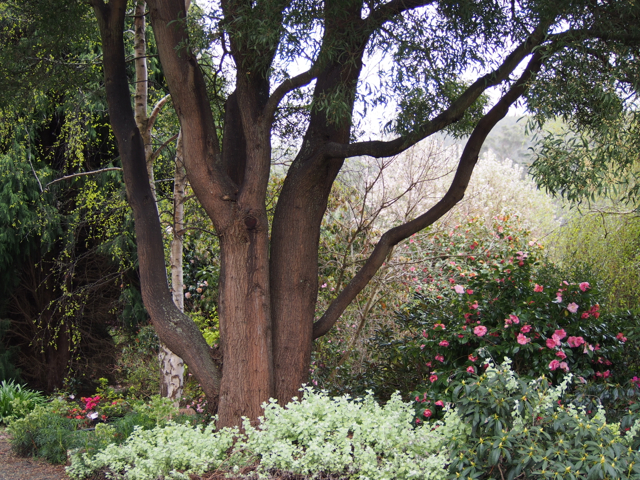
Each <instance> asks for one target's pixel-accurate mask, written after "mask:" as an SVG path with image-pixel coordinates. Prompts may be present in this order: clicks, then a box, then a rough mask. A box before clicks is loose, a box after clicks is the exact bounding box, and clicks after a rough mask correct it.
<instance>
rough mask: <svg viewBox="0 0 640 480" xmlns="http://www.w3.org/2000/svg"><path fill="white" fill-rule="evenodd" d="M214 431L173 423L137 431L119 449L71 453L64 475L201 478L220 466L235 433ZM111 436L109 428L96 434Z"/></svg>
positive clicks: (111, 446)
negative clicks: (107, 473) (99, 472)
mask: <svg viewBox="0 0 640 480" xmlns="http://www.w3.org/2000/svg"><path fill="white" fill-rule="evenodd" d="M213 430H214V427H213V425H210V426H208V427H206V428H202V427H197V428H193V427H190V426H187V425H182V424H176V423H169V424H168V425H167V426H165V427H156V428H154V429H151V430H142V429H140V428H136V429H135V430H134V432H133V433H132V434H131V435H130V436H129V437H128V438H127V440H126V441H125V442H124V443H123V444H122V445H116V444H114V443H111V444H109V445H108V446H107V447H106V448H104V449H101V450H100V451H98V452H96V453H95V455H91V454H89V453H87V452H81V451H76V452H74V453H72V454H71V462H72V463H71V466H70V467H68V468H67V473H68V474H69V476H70V477H71V478H73V479H82V478H86V477H87V476H88V475H91V474H92V473H94V472H96V471H97V470H100V469H102V468H105V467H106V468H108V469H109V471H110V472H112V473H113V474H116V475H119V474H120V475H122V474H125V473H126V478H127V479H129V480H155V479H156V478H160V477H164V478H176V479H184V480H188V479H189V474H190V473H195V474H202V473H204V472H206V471H210V470H215V469H216V468H218V467H219V466H220V465H222V464H223V463H224V461H225V459H226V456H227V450H228V449H229V448H230V447H232V446H233V441H234V437H235V436H236V435H237V430H228V429H224V430H222V431H220V432H214V431H213ZM112 434H113V429H111V428H109V427H106V428H105V427H101V428H100V429H99V430H98V435H100V437H106V438H107V439H108V438H109V437H110V436H111V435H112Z"/></svg>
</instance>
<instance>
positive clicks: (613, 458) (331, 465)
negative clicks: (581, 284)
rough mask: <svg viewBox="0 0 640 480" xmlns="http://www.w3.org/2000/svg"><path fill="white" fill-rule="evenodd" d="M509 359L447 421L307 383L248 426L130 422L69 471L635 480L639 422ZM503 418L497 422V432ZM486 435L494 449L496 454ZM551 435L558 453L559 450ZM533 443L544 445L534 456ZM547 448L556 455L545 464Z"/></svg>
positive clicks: (143, 478)
mask: <svg viewBox="0 0 640 480" xmlns="http://www.w3.org/2000/svg"><path fill="white" fill-rule="evenodd" d="M510 367H511V363H510V360H508V359H505V362H504V363H503V364H502V365H501V366H499V367H495V366H493V365H489V366H488V368H487V369H486V371H485V373H484V374H482V375H481V376H479V377H472V378H471V380H470V383H469V382H465V381H463V382H461V383H460V386H459V387H457V388H456V391H457V390H459V389H462V388H463V387H464V388H465V389H466V390H465V392H466V393H465V394H464V395H462V394H460V395H462V396H461V397H460V400H459V403H458V406H457V408H453V409H450V410H449V411H448V412H447V414H446V415H445V418H444V420H443V422H436V423H430V424H426V425H422V426H420V427H418V428H413V427H412V425H411V420H412V419H413V418H414V412H413V409H412V407H411V406H410V405H409V404H406V403H403V402H402V401H401V399H400V396H399V395H398V394H396V395H394V396H393V397H392V398H391V400H390V401H389V402H387V403H386V404H385V405H384V406H381V405H379V404H378V403H377V402H376V401H375V400H374V399H373V397H372V396H371V395H368V396H366V397H365V398H363V399H355V400H354V399H351V398H349V397H348V396H344V397H339V398H330V397H328V396H327V395H326V394H325V393H323V392H314V391H313V390H312V389H309V388H308V389H306V390H305V391H304V396H303V399H302V400H301V401H298V400H297V399H296V400H295V401H293V402H291V403H289V404H288V405H287V406H286V407H285V408H282V407H280V406H279V405H278V404H277V403H276V402H275V401H272V402H270V403H268V404H265V405H264V409H265V414H264V417H262V418H260V422H259V424H258V426H257V428H254V427H252V426H251V425H250V424H249V422H248V421H247V422H245V425H244V428H245V433H244V434H240V433H239V432H238V430H237V429H235V430H229V429H226V430H222V431H220V432H214V431H213V428H212V427H211V426H210V427H207V428H204V429H202V428H193V427H187V426H185V425H177V424H169V425H168V426H165V427H157V428H155V429H153V430H146V431H143V430H137V431H136V432H135V433H134V434H133V435H132V436H131V437H129V438H128V439H127V441H126V442H125V443H124V444H123V445H120V446H116V445H115V444H111V445H109V446H108V447H107V448H105V449H104V450H102V451H100V452H99V453H97V454H95V455H94V456H89V455H87V454H86V453H81V452H76V453H74V454H72V464H71V466H70V467H68V473H69V475H70V476H71V478H74V479H82V478H84V477H86V476H88V475H90V474H91V473H92V472H95V471H96V470H98V469H102V468H106V469H107V470H108V475H111V477H112V478H123V479H126V480H156V479H158V478H176V479H188V474H189V473H204V472H206V471H210V470H214V469H216V468H219V467H221V466H222V467H223V468H227V469H232V470H233V469H234V468H236V469H237V468H238V467H239V466H242V465H246V464H250V463H254V462H259V467H258V473H259V474H266V472H267V471H268V470H270V469H281V470H287V471H290V472H292V473H296V474H303V475H309V476H310V477H316V476H318V475H319V474H320V473H333V474H342V475H349V476H350V478H353V479H361V480H365V479H370V480H376V479H380V480H382V479H399V480H402V479H425V480H429V479H444V478H452V479H453V478H456V477H457V476H458V475H461V476H462V477H464V478H466V477H468V476H473V477H474V478H476V477H477V476H478V475H480V474H482V473H483V471H489V470H490V469H492V468H494V467H495V465H496V463H498V462H501V461H502V464H503V467H504V468H507V469H512V470H514V471H516V472H517V473H518V472H520V470H518V468H519V467H518V465H520V463H521V462H522V464H523V465H525V464H526V465H529V464H531V465H530V467H531V468H530V469H533V470H536V472H533V473H534V474H535V475H540V476H542V477H544V476H545V472H546V471H547V470H548V471H551V470H553V471H558V472H560V471H569V470H572V468H573V467H575V468H573V470H572V471H575V472H576V474H577V472H578V470H580V471H589V472H594V475H593V478H605V477H607V476H609V478H638V477H637V474H638V473H640V470H638V469H637V468H635V465H636V464H640V458H639V457H638V453H637V452H636V451H635V450H634V449H632V448H631V447H632V445H633V444H634V442H635V438H636V436H637V435H638V433H640V420H637V421H636V422H635V423H634V424H633V425H632V427H631V428H630V430H629V431H628V432H626V434H625V435H623V436H621V435H620V425H618V424H607V423H606V418H605V413H604V410H603V409H599V410H598V413H597V414H596V415H595V416H588V415H587V414H586V412H585V411H584V408H582V409H580V408H575V407H573V406H571V405H567V406H564V405H561V403H562V402H558V400H560V399H561V398H562V396H563V394H564V393H565V391H566V390H567V388H568V386H569V383H570V382H571V377H570V376H567V377H565V379H564V381H563V382H562V383H561V384H560V385H557V386H555V387H552V386H548V384H547V383H545V382H544V381H543V379H538V380H532V381H530V382H529V383H527V382H525V381H522V380H520V379H518V378H517V376H516V374H515V373H514V372H513V371H512V370H511V368H510ZM467 390H468V391H467ZM498 396H499V398H498ZM498 403H500V404H502V403H504V404H505V405H507V406H508V408H507V411H506V412H503V416H504V418H502V417H496V416H495V414H491V408H495V406H496V404H498ZM525 403H526V408H525V405H524V404H525ZM474 412H475V413H474ZM487 412H488V413H487ZM462 418H465V419H466V420H464V421H463V420H462ZM498 420H500V421H501V422H503V425H504V427H503V430H501V431H500V430H498V431H494V430H495V428H494V426H495V425H494V423H495V421H498ZM491 422H494V423H491ZM471 424H473V425H475V427H474V428H476V429H477V431H475V433H474V432H473V430H472V428H471V427H472V425H471ZM556 424H558V425H556ZM556 427H557V428H556ZM504 428H507V430H504ZM545 428H546V430H545ZM534 434H535V435H534ZM96 435H104V438H105V439H108V438H109V435H111V437H113V427H110V426H106V425H102V426H99V427H98V428H97V430H96ZM478 435H480V436H481V437H484V439H483V438H479V437H478ZM494 437H495V438H494ZM234 439H237V441H236V443H235V445H234ZM484 440H487V441H488V445H494V447H493V448H492V449H491V452H490V453H491V454H489V453H488V451H487V448H488V447H487V448H485V446H483V445H484V443H485V442H484ZM556 440H557V441H558V442H560V443H562V444H563V447H564V449H558V448H557V445H555V443H556ZM503 442H506V443H508V444H509V445H510V446H509V445H508V446H504V445H503ZM605 444H606V445H605ZM496 446H497V447H496ZM231 447H233V449H231ZM604 447H606V448H604ZM536 448H537V449H538V450H541V451H542V452H546V453H542V454H540V455H538V454H539V453H540V452H537V451H536ZM507 450H509V451H508V452H507ZM547 450H548V451H547ZM592 450H593V451H594V452H595V453H594V452H592ZM230 451H231V455H229V452H230ZM549 452H550V453H549ZM554 452H555V453H554ZM585 452H586V453H585ZM487 455H488V458H487ZM542 455H544V457H542ZM549 455H550V456H552V457H553V458H552V459H551V460H549V461H547V458H546V457H547V456H549ZM538 456H540V457H541V459H538V458H537V457H538ZM503 457H504V459H503V460H501V459H502V458H503ZM622 457H624V458H622ZM606 462H609V463H606ZM621 466H623V467H624V468H623V470H624V471H622V470H620V468H622V467H621ZM627 466H628V468H627ZM601 467H602V468H601ZM605 467H606V469H605ZM616 468H617V469H618V470H620V471H619V472H618V470H615V469H616ZM567 469H569V470H567ZM448 470H451V471H448ZM538 470H540V471H538ZM627 470H628V471H627ZM606 472H609V473H606ZM611 472H613V473H611ZM616 472H617V473H619V474H620V475H617V476H616V475H614V474H615V473H616ZM625 472H626V473H625ZM600 473H602V475H600ZM518 474H519V473H518ZM567 478H582V477H579V476H578V477H567ZM590 478H591V476H590Z"/></svg>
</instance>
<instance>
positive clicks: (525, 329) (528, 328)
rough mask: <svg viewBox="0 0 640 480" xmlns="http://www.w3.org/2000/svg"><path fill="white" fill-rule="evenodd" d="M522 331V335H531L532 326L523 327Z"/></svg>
mask: <svg viewBox="0 0 640 480" xmlns="http://www.w3.org/2000/svg"><path fill="white" fill-rule="evenodd" d="M520 331H521V332H522V333H529V332H530V331H531V325H523V326H522V328H521V329H520Z"/></svg>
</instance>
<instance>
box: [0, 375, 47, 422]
mask: <svg viewBox="0 0 640 480" xmlns="http://www.w3.org/2000/svg"><path fill="white" fill-rule="evenodd" d="M44 401H45V398H44V397H43V396H42V395H41V394H40V392H36V391H33V390H29V389H28V388H25V387H24V386H22V385H20V384H18V383H15V382H14V381H13V380H11V381H7V380H3V381H2V383H0V422H3V423H8V422H10V421H12V420H13V419H15V418H22V417H24V416H25V415H27V414H28V413H29V412H30V411H31V410H33V409H34V408H35V407H36V406H38V405H42V404H43V403H44Z"/></svg>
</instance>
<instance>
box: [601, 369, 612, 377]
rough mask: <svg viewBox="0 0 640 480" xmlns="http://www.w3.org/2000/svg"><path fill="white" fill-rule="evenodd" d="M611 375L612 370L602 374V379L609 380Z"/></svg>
mask: <svg viewBox="0 0 640 480" xmlns="http://www.w3.org/2000/svg"><path fill="white" fill-rule="evenodd" d="M610 375H611V371H610V370H607V371H605V372H602V378H608V377H609V376H610Z"/></svg>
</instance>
